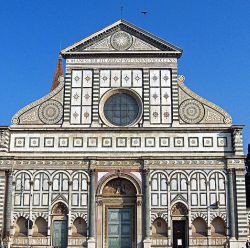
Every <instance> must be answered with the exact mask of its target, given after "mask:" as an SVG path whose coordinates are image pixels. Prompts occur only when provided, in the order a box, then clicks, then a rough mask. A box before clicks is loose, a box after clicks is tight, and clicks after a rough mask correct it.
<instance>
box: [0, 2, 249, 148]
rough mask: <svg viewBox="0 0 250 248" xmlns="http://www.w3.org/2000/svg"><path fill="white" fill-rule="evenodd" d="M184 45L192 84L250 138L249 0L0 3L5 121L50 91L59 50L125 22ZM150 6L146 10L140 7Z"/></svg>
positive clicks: (0, 121) (185, 70)
mask: <svg viewBox="0 0 250 248" xmlns="http://www.w3.org/2000/svg"><path fill="white" fill-rule="evenodd" d="M121 6H123V18H124V19H126V20H127V21H129V22H131V23H133V24H135V25H137V26H139V27H141V28H143V29H145V30H147V31H149V32H151V33H153V34H155V35H157V36H160V37H161V38H163V39H165V40H167V41H168V42H170V43H172V44H174V45H176V46H179V47H181V48H182V49H183V50H184V52H183V56H182V58H181V59H180V60H179V74H183V75H185V78H186V81H185V83H186V84H187V86H188V87H190V88H191V89H192V90H194V91H195V92H196V93H198V94H199V95H201V96H203V97H205V98H206V99H208V100H210V101H212V102H214V103H216V104H218V105H219V106H221V107H222V108H224V109H225V110H226V111H228V112H229V113H230V114H231V116H232V117H233V123H234V124H244V125H246V127H245V129H244V145H245V151H246V147H247V144H248V143H250V86H249V84H250V1H249V0H237V1H234V0H202V1H201V0H175V1H170V0H133V1H132V0H105V1H104V0H102V1H101V0H79V1H78V0H72V1H66V0H61V1H59V0H36V1H34V0H12V1H1V8H0V30H1V33H0V45H1V59H0V74H1V78H0V84H1V90H0V125H9V124H10V121H11V117H12V116H13V114H14V113H15V112H16V111H18V110H19V109H20V108H21V107H23V106H25V105H27V104H28V103H30V102H32V101H34V100H36V99H38V98H40V97H41V96H43V95H45V94H46V93H47V92H48V91H49V88H50V84H51V80H52V77H53V73H54V68H55V63H56V60H57V55H58V52H59V50H60V47H62V48H63V47H65V46H68V45H70V44H72V43H74V42H75V41H78V40H79V39H81V38H83V37H85V36H87V35H89V34H91V33H93V32H95V31H97V30H99V29H101V28H102V27H104V26H106V25H109V24H111V23H113V22H115V21H116V20H118V19H120V17H121V13H120V7H121ZM144 10H146V11H148V14H147V15H143V14H141V11H144Z"/></svg>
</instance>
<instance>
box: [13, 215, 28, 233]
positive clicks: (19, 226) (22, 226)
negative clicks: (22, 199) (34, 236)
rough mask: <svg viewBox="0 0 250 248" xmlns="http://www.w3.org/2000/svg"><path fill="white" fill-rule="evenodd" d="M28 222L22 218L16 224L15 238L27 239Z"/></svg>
mask: <svg viewBox="0 0 250 248" xmlns="http://www.w3.org/2000/svg"><path fill="white" fill-rule="evenodd" d="M26 222H27V220H26V219H25V218H24V217H22V216H20V217H19V218H18V219H17V221H16V223H15V233H14V235H15V236H19V237H25V236H27V235H28V228H27V225H26Z"/></svg>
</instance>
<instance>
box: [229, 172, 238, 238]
mask: <svg viewBox="0 0 250 248" xmlns="http://www.w3.org/2000/svg"><path fill="white" fill-rule="evenodd" d="M234 176H235V171H234V169H229V170H228V184H227V185H228V205H229V226H230V238H231V239H235V238H236V228H235V226H236V219H235V199H234Z"/></svg>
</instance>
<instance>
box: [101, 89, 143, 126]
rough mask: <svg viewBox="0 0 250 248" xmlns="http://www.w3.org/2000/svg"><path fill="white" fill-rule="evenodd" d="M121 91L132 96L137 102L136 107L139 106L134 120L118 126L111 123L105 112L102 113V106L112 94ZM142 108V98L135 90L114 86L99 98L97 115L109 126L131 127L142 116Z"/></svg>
mask: <svg viewBox="0 0 250 248" xmlns="http://www.w3.org/2000/svg"><path fill="white" fill-rule="evenodd" d="M121 93H124V94H128V95H130V96H132V97H133V98H134V99H135V100H136V102H137V104H138V107H139V111H138V115H137V117H136V118H135V120H134V121H133V122H132V123H130V124H128V125H125V126H118V125H114V124H113V123H111V122H110V121H109V120H108V119H107V118H106V116H105V113H104V106H105V103H106V102H107V100H108V99H109V98H110V97H111V96H113V95H116V94H121ZM142 110H143V103H142V99H141V97H140V96H139V94H138V93H137V92H135V91H134V90H131V89H127V88H116V89H111V90H109V91H107V92H106V93H104V95H103V96H102V98H101V100H100V104H99V115H100V118H101V120H102V122H103V123H104V124H105V125H107V126H109V127H119V128H123V127H133V126H135V125H136V124H138V123H139V121H140V120H141V118H142V112H143V111H142Z"/></svg>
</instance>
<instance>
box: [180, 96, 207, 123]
mask: <svg viewBox="0 0 250 248" xmlns="http://www.w3.org/2000/svg"><path fill="white" fill-rule="evenodd" d="M179 110H180V117H181V119H182V120H183V121H184V122H186V123H189V124H196V123H199V122H201V121H202V119H203V118H204V115H205V110H204V107H203V106H202V104H201V103H199V102H198V101H196V100H192V99H189V100H186V101H184V102H182V103H181V105H180V109H179Z"/></svg>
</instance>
